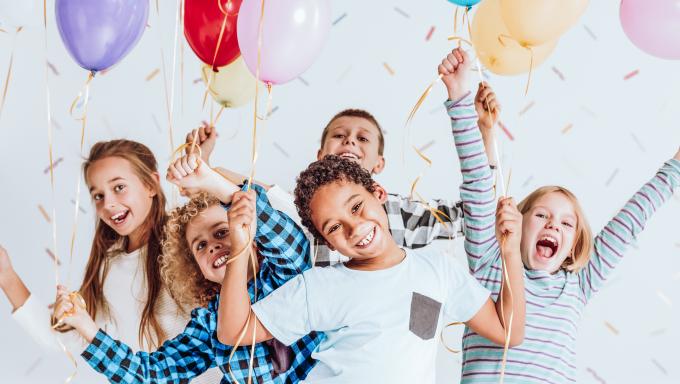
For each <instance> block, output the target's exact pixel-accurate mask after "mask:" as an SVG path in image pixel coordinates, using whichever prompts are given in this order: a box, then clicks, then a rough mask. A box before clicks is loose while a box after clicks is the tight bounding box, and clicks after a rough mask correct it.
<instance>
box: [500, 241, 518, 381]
mask: <svg viewBox="0 0 680 384" xmlns="http://www.w3.org/2000/svg"><path fill="white" fill-rule="evenodd" d="M505 240H506V237H505V235H503V237H502V238H501V249H503V246H504V244H505ZM501 266H502V268H503V278H502V282H501V291H500V300H501V320H502V321H503V329H504V331H505V342H504V343H503V359H502V362H501V374H500V379H499V384H503V383H504V381H505V366H506V363H507V358H508V349H509V347H510V338H511V335H512V323H513V320H514V317H515V308H514V303H515V298H514V296H513V293H512V285H511V284H510V276H509V275H508V266H507V264H506V262H505V258H504V257H503V255H501ZM505 284H507V285H508V290H509V292H510V319H509V323H507V324H506V322H505V310H504V305H503V301H504V300H503V291H504V289H505V288H504V287H505Z"/></svg>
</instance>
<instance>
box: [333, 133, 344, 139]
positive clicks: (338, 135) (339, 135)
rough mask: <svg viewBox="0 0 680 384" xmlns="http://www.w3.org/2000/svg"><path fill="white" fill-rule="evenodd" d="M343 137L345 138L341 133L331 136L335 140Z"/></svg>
mask: <svg viewBox="0 0 680 384" xmlns="http://www.w3.org/2000/svg"><path fill="white" fill-rule="evenodd" d="M344 137H345V135H343V134H342V133H336V134H335V135H333V138H335V139H342V138H344Z"/></svg>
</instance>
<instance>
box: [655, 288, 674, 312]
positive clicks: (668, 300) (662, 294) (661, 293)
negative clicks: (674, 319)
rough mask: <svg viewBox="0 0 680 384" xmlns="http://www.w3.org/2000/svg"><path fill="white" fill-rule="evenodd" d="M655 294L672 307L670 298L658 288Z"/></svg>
mask: <svg viewBox="0 0 680 384" xmlns="http://www.w3.org/2000/svg"><path fill="white" fill-rule="evenodd" d="M656 295H657V296H659V298H660V299H661V301H663V302H664V303H666V305H667V306H668V308H673V302H672V301H671V299H669V298H668V296H666V294H665V293H663V292H662V291H661V290H660V289H657V290H656Z"/></svg>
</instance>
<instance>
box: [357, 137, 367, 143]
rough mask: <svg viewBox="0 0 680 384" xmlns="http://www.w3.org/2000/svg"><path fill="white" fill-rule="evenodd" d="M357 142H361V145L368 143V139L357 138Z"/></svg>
mask: <svg viewBox="0 0 680 384" xmlns="http://www.w3.org/2000/svg"><path fill="white" fill-rule="evenodd" d="M359 141H361V142H363V143H368V139H367V138H365V137H362V136H359Z"/></svg>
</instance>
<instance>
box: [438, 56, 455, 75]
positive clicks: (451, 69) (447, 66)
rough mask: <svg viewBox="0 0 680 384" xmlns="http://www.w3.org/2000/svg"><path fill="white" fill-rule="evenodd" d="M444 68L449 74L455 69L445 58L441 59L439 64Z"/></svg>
mask: <svg viewBox="0 0 680 384" xmlns="http://www.w3.org/2000/svg"><path fill="white" fill-rule="evenodd" d="M441 65H442V66H443V67H444V68H445V69H446V74H447V75H449V74H451V73H453V71H454V70H455V67H454V65H453V64H452V63H451V62H450V61H449V60H447V59H444V60H442V64H441Z"/></svg>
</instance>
